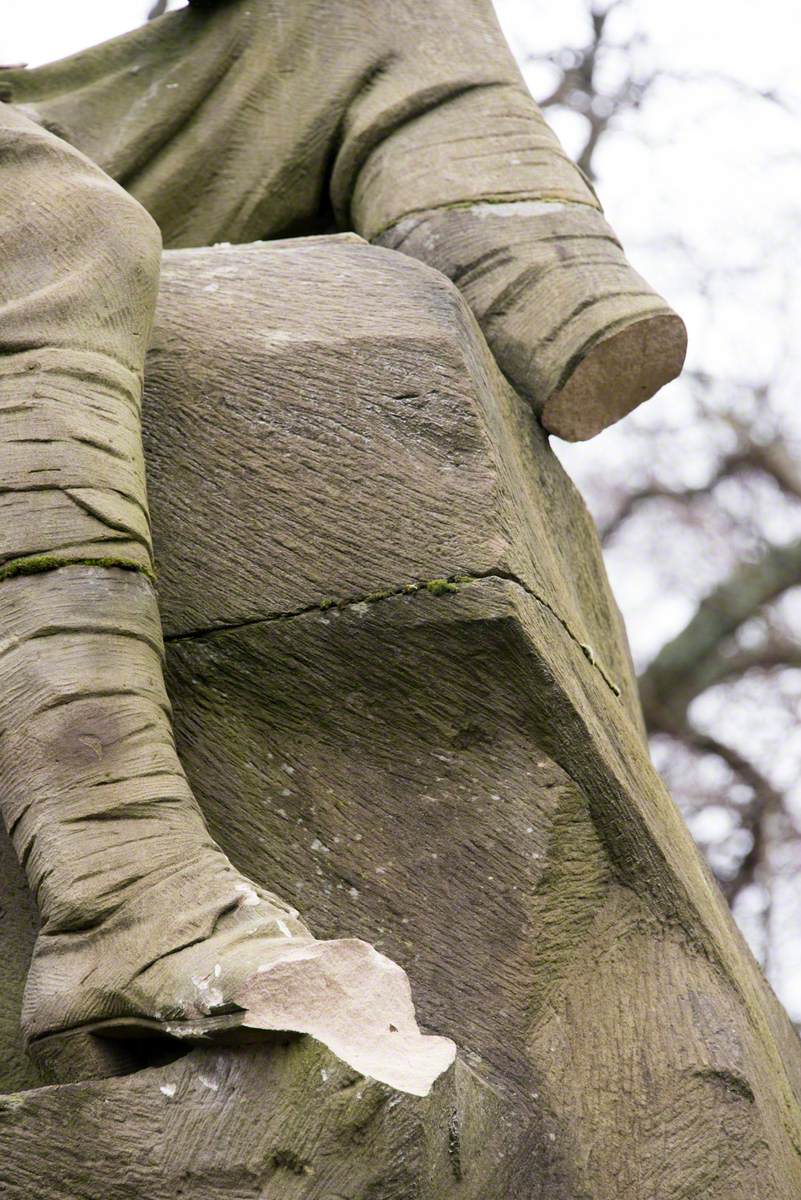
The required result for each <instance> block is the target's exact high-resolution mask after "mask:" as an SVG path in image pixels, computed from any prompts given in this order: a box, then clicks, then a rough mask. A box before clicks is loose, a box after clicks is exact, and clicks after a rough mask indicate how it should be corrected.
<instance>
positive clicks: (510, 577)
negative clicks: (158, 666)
mask: <svg viewBox="0 0 801 1200" xmlns="http://www.w3.org/2000/svg"><path fill="white" fill-rule="evenodd" d="M492 579H498V580H503V581H505V582H507V583H514V584H516V585H517V587H519V588H521V589H522V591H524V592H525V593H526V595H528V596H531V598H532V600H536V602H537V604H539V605H540V606H541V607H542V608H544V609H545V610H546V611H547V612H549V613H550V614H551V616H552V617H554V618H555V619H556V620H557V621H558V622H559V624H560V625H561V627H562V629H563V630H564V631H565V633H566V634H567V636H568V637H569V638H570V640H571V641H572V642H575V644H576V645H577V646H578V648H579V650H581V652H582V654H583V655H584V657H585V658H586V660H587V662H588V663H589V664H590V666H591V667H592V668H593V669H594V670H596V671H597V672H598V674H599V675H600V676H601V678H602V679H603V681H604V683H605V684H606V686H607V687H608V688H609V690H610V691H611V692H612V694H613V695H614V696H620V694H621V691H620V688H619V687H618V685H617V684H616V683H615V681H614V679H612V677H611V675H609V673H608V672H607V671H606V670H605V668H604V667H603V665H602V664H601V663H600V662H599V660H598V658H597V657H596V654H595V651H594V650H593V648H592V646H590V645H588V643H587V642H583V641H582V640H581V638H580V637H579V636H578V635H577V634H576V633H575V632H574V630H573V629H572V628H571V627H570V625H569V623H568V622H567V621H566V620H565V618H564V617H563V616H562V615H561V613H559V612H557V610H556V609H555V608H554V607H553V605H552V604H549V603H548V601H547V600H546V599H545V598H544V597H543V596H540V595H539V594H538V593H537V592H535V591H534V589H533V588H532V587H530V586H529V584H527V583H525V582H524V581H523V580H522V579H520V578H519V576H517V575H515V574H513V573H512V572H511V571H510V572H504V571H498V570H497V569H496V570H493V571H486V572H484V573H483V574H472V575H450V576H448V578H447V579H429V580H426V581H424V582H418V583H405V584H399V585H398V586H396V587H392V588H386V589H385V590H382V591H377V592H365V593H363V594H360V595H356V596H347V597H345V598H344V599H340V600H320V601H318V603H316V604H306V605H304V606H303V607H302V608H295V609H291V610H289V611H288V612H275V613H265V614H264V615H262V616H259V617H248V618H247V620H244V621H236V622H233V623H230V624H225V625H208V626H205V627H201V628H198V629H188V630H186V631H185V632H182V633H170V634H166V635H165V638H164V641H165V642H166V643H167V644H171V643H174V642H184V641H192V640H196V639H200V638H207V637H215V636H216V635H218V634H223V633H235V632H236V631H237V630H239V629H249V628H251V627H252V626H255V625H269V624H271V623H273V622H276V621H292V620H294V619H295V618H296V617H304V616H307V615H308V614H309V613H314V612H320V613H324V612H329V611H330V610H331V609H338V610H340V611H342V610H343V609H347V608H352V607H353V605H355V604H377V603H379V602H380V601H381V600H390V599H392V598H394V597H396V596H413V595H416V594H418V593H421V592H425V593H427V594H428V595H430V596H446V595H451V594H453V593H454V592H458V590H459V588H460V586H462V585H464V584H470V583H480V582H481V581H482V580H492Z"/></svg>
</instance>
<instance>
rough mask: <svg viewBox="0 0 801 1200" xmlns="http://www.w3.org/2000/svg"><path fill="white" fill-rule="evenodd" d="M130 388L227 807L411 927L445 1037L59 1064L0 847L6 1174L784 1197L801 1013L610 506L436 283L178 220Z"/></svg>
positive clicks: (305, 907) (224, 1185)
mask: <svg viewBox="0 0 801 1200" xmlns="http://www.w3.org/2000/svg"><path fill="white" fill-rule="evenodd" d="M145 411H146V449H147V459H148V465H149V491H150V501H151V509H152V514H153V521H154V533H155V542H156V550H157V561H158V562H159V563H160V564H161V566H162V574H161V577H160V581H159V588H160V598H161V610H162V616H163V618H164V625H165V633H166V637H167V644H168V661H169V683H170V688H171V695H172V699H173V702H174V706H175V717H176V729H177V736H178V741H179V750H180V753H181V758H182V761H183V762H184V764H185V766H186V768H187V771H188V774H189V777H190V780H191V782H192V784H193V787H194V789H195V792H196V795H197V796H198V799H199V800H200V802H201V804H202V806H203V808H204V812H205V815H206V817H207V819H208V821H209V823H210V826H211V829H212V832H213V833H214V835H215V837H216V838H218V839H219V841H220V843H221V844H222V845H223V847H224V849H225V850H226V851H227V853H228V854H229V855H230V856H231V857H232V859H233V860H234V862H235V863H236V865H237V866H238V867H240V868H241V869H243V870H244V871H245V872H246V873H247V874H248V875H249V876H250V877H252V878H253V879H254V880H256V881H257V882H259V883H260V884H263V885H265V886H267V887H269V888H270V889H274V890H275V891H277V892H278V893H279V894H280V895H282V896H285V897H286V898H287V899H288V900H290V901H292V902H293V903H296V904H297V906H298V907H299V908H300V909H301V910H302V912H303V914H304V916H305V917H306V918H307V919H308V921H309V922H310V924H311V926H312V929H313V931H314V933H315V934H316V935H317V936H321V937H330V936H341V935H343V934H348V935H354V936H359V937H362V938H365V939H366V940H368V941H370V942H372V943H373V944H375V945H377V946H378V948H379V949H380V950H382V951H384V952H385V953H387V954H388V955H390V956H391V957H393V958H394V959H396V960H397V961H398V962H400V963H401V964H402V965H403V966H404V967H405V968H406V969H407V971H408V973H409V976H410V978H411V981H412V986H413V990H414V994H415V998H416V1001H417V1008H418V1017H419V1019H420V1021H421V1024H422V1025H423V1027H424V1028H427V1029H430V1030H432V1031H436V1032H437V1033H442V1034H447V1035H448V1036H450V1037H452V1038H453V1039H454V1040H455V1041H456V1042H457V1044H458V1046H459V1048H460V1060H461V1061H460V1062H459V1063H458V1064H457V1066H456V1067H455V1068H453V1069H452V1070H451V1071H450V1072H449V1073H448V1074H447V1075H446V1076H444V1077H443V1078H442V1079H441V1080H440V1081H439V1082H438V1083H437V1085H436V1086H435V1089H434V1091H433V1093H432V1095H431V1096H430V1097H429V1098H426V1099H414V1098H411V1097H405V1096H404V1097H401V1096H400V1094H396V1093H393V1092H392V1090H391V1089H389V1088H387V1087H384V1086H383V1085H379V1084H376V1083H372V1082H369V1081H364V1080H362V1079H359V1078H358V1077H355V1076H354V1073H353V1072H352V1071H349V1070H347V1069H346V1068H344V1067H343V1066H342V1065H341V1064H339V1063H337V1061H336V1060H335V1059H333V1057H332V1056H330V1055H328V1054H327V1052H325V1051H323V1050H322V1049H321V1048H320V1047H319V1046H317V1045H316V1044H315V1043H312V1042H311V1041H309V1040H308V1039H294V1040H291V1041H289V1042H286V1043H283V1042H281V1041H280V1039H279V1040H277V1041H276V1044H275V1045H272V1046H265V1045H261V1046H259V1047H244V1048H239V1049H229V1050H223V1049H218V1050H215V1051H209V1050H194V1051H192V1052H191V1053H190V1054H188V1055H187V1056H185V1057H183V1058H180V1059H178V1060H176V1061H173V1062H167V1063H164V1062H163V1061H161V1062H159V1061H158V1058H157V1057H156V1058H152V1059H147V1058H143V1067H142V1069H141V1070H140V1071H136V1072H134V1073H133V1074H130V1075H128V1076H126V1077H123V1078H118V1079H111V1080H105V1081H102V1082H87V1083H81V1084H73V1085H69V1086H60V1087H56V1088H48V1089H44V1090H41V1089H40V1088H38V1087H37V1080H36V1079H35V1078H34V1076H33V1075H32V1073H31V1069H30V1068H29V1067H28V1066H27V1065H26V1064H25V1062H24V1060H23V1058H22V1056H21V1053H20V1052H19V1050H18V1048H15V1047H16V1021H17V1013H18V1008H19V993H20V990H21V985H22V978H23V976H24V971H25V967H26V965H27V956H28V954H29V952H30V946H31V942H32V936H33V924H34V922H33V919H32V914H31V911H30V908H29V906H28V905H27V903H26V902H25V900H24V885H23V884H22V882H21V880H20V877H19V874H18V871H17V868H16V865H15V864H14V863H13V858H12V856H11V854H10V852H9V851H8V849H7V847H6V846H5V845H4V846H3V850H2V853H3V855H4V857H3V860H2V863H3V865H2V884H1V885H0V886H1V887H2V893H0V910H2V912H3V914H4V916H3V922H2V926H0V952H2V957H3V961H4V963H5V964H6V971H7V975H6V982H5V983H4V988H3V996H2V1002H3V1003H2V1008H0V1022H1V1023H2V1024H0V1039H2V1052H1V1053H0V1062H2V1063H3V1084H4V1086H5V1088H6V1090H7V1091H8V1092H10V1093H11V1094H8V1095H6V1096H5V1097H4V1098H3V1099H2V1100H0V1116H1V1117H2V1119H1V1120H0V1181H1V1182H2V1183H3V1185H4V1188H5V1192H4V1194H5V1195H7V1196H8V1197H10V1198H11V1200H18V1198H19V1200H21V1198H22V1197H23V1196H25V1197H29V1196H31V1195H32V1194H35V1195H36V1196H37V1197H39V1196H41V1197H50V1196H52V1197H54V1198H55V1197H57V1196H58V1197H63V1196H75V1197H81V1198H91V1200H94V1198H95V1197H96V1198H97V1200H101V1198H102V1200H117V1198H119V1200H123V1198H128V1197H131V1198H133V1197H144V1196H147V1197H148V1200H151V1198H154V1197H162V1196H164V1197H165V1198H166V1197H168V1196H169V1197H173V1196H176V1195H182V1196H184V1197H187V1198H188V1197H197V1198H198V1200H200V1197H203V1200H208V1198H209V1197H214V1196H217V1195H219V1196H223V1195H225V1196H236V1197H240V1196H241V1197H249V1196H254V1197H255V1196H257V1195H258V1196H265V1197H276V1198H280V1200H284V1198H285V1197H286V1198H288V1197H293V1198H300V1197H302V1198H303V1200H312V1198H319V1200H333V1197H345V1196H347V1197H348V1198H349V1200H368V1197H379V1196H380V1197H381V1198H382V1200H390V1198H391V1200H395V1198H398V1200H400V1198H401V1197H403V1198H406V1197H408V1198H409V1200H412V1197H414V1198H415V1200H417V1198H419V1197H424V1198H425V1200H440V1198H441V1197H442V1198H444V1197H449V1196H454V1197H460V1198H461V1197H465V1198H466V1197H476V1198H477V1200H478V1197H481V1198H482V1200H484V1198H492V1200H494V1198H498V1200H507V1198H509V1200H516V1198H520V1200H523V1198H525V1200H532V1198H542V1200H545V1198H546V1197H547V1200H607V1198H608V1200H613V1198H614V1200H646V1198H647V1200H678V1198H679V1197H685V1198H686V1197H692V1198H693V1200H701V1198H703V1200H713V1198H714V1200H739V1198H741V1197H742V1198H743V1200H745V1198H746V1197H747V1198H748V1200H750V1198H751V1197H752V1196H754V1195H758V1196H760V1198H761V1200H763V1198H764V1200H795V1198H796V1197H797V1196H798V1195H799V1194H800V1193H801V1113H800V1112H799V1093H800V1092H801V1054H799V1046H798V1041H797V1038H796V1035H795V1032H794V1031H793V1029H792V1027H791V1025H790V1023H789V1021H788V1020H787V1018H786V1016H785V1014H784V1013H783V1012H782V1010H781V1009H780V1007H779V1005H778V1004H777V1002H776V1000H775V998H774V997H773V995H772V993H771V992H770V990H769V988H768V987H767V985H766V983H765V982H764V980H763V978H762V977H761V975H760V973H759V970H758V968H757V966H756V964H755V963H754V961H753V959H752V958H751V956H750V954H749V953H748V951H747V949H746V948H745V946H744V944H743V942H742V939H741V938H740V936H739V934H738V933H737V931H736V929H735V927H734V926H733V924H732V921H731V919H730V917H729V914H728V911H727V909H726V907H725V905H724V904H723V902H722V900H721V897H720V895H719V893H718V892H717V890H716V888H715V885H714V884H713V883H712V881H711V879H710V877H709V874H708V872H707V871H706V869H705V868H704V866H703V865H702V863H701V860H700V858H699V856H698V853H697V851H696V850H695V848H694V846H693V845H692V842H691V840H690V837H689V835H688V833H687V831H686V829H685V827H684V825H683V823H682V822H681V819H680V818H679V816H678V814H677V812H676V810H675V808H674V806H673V805H672V803H671V801H670V800H669V798H668V797H667V795H666V794H665V792H664V790H663V788H662V786H661V784H660V782H659V780H658V779H657V777H656V776H655V774H654V772H653V769H652V768H651V766H650V764H649V761H648V756H647V749H646V746H645V742H644V739H643V734H642V724H641V719H640V712H639V707H638V700H637V694H636V687H635V683H634V680H633V677H632V673H631V669H630V664H629V658H628V651H627V647H626V642H625V636H624V633H623V630H622V626H621V622H620V618H619V615H618V613H617V609H616V608H615V605H614V601H613V600H612V598H611V596H610V592H609V588H608V585H607V582H606V578H605V575H604V572H603V567H602V563H601V556H600V551H599V547H598V542H597V538H596V536H595V532H594V529H593V526H592V523H591V521H590V518H589V516H588V514H587V512H586V510H585V508H584V506H583V504H582V501H581V499H580V498H579V496H578V495H577V494H576V492H575V490H574V489H573V487H572V485H571V484H570V482H569V480H568V479H567V478H566V477H565V475H564V473H563V471H562V470H561V468H560V467H559V464H558V462H557V460H556V459H555V458H554V456H553V455H552V453H551V452H550V450H549V448H548V444H547V440H546V438H545V436H544V435H543V434H542V433H541V431H540V430H539V428H538V426H537V425H536V424H535V423H534V422H533V420H532V417H531V414H530V411H529V409H528V407H527V406H526V404H525V402H524V401H522V400H521V399H520V398H519V397H518V396H517V394H516V393H515V392H514V391H513V390H512V389H511V388H510V387H509V386H508V384H507V383H506V382H505V380H504V379H503V377H502V376H501V374H500V372H499V371H498V369H497V368H496V366H495V364H494V362H493V360H492V357H491V355H490V354H489V352H488V350H487V348H486V344H485V343H484V341H483V339H482V337H481V335H480V333H479V331H478V328H477V326H476V324H475V322H474V320H473V318H472V316H471V315H470V314H469V312H468V311H467V309H466V307H465V305H464V303H463V302H462V300H461V299H460V297H459V295H458V294H457V292H456V291H455V289H454V288H453V287H452V286H451V285H450V284H449V283H448V282H447V281H446V280H445V279H444V278H443V277H442V276H440V275H439V274H437V273H436V272H434V271H432V270H430V269H428V268H427V267H424V266H422V265H420V264H419V263H417V262H416V261H415V260H413V259H411V258H406V257H404V256H401V255H398V254H395V253H392V252H389V251H385V250H381V249H378V248H371V247H369V246H368V245H367V244H365V243H363V242H361V241H360V240H359V239H358V238H355V237H352V236H344V237H339V238H319V239H316V238H310V239H305V240H302V241H293V242H289V243H272V244H270V245H269V246H264V245H261V246H246V247H236V248H216V249H204V250H181V251H171V252H168V253H167V254H166V255H165V260H164V272H163V284H162V293H161V300H160V310H159V316H158V322H157V329H156V334H155V337H154V341H153V346H152V350H151V352H150V356H149V362H148V378H147V389H146V404H145ZM145 1053H146V1052H145V1051H143V1055H144V1054H145ZM148 1062H151V1063H152V1064H153V1065H147V1064H148Z"/></svg>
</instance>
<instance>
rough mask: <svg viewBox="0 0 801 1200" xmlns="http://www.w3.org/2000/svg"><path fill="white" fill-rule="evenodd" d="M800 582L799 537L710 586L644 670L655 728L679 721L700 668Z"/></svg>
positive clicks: (645, 697) (695, 691) (645, 698)
mask: <svg viewBox="0 0 801 1200" xmlns="http://www.w3.org/2000/svg"><path fill="white" fill-rule="evenodd" d="M798 583H801V539H796V540H795V541H793V542H789V543H788V544H786V545H783V546H776V545H769V546H768V547H767V549H766V550H765V551H764V553H763V554H762V555H761V557H760V558H759V559H757V561H756V562H748V563H741V564H739V565H738V566H737V567H736V568H735V570H734V571H733V572H732V574H731V575H730V576H729V578H728V579H726V580H725V581H724V582H723V583H721V584H720V585H719V586H718V587H716V588H715V589H714V590H713V591H712V592H710V594H709V595H708V596H707V597H706V598H705V599H704V600H702V601H701V604H700V605H699V606H698V609H697V610H696V612H695V614H694V615H693V617H692V618H691V620H690V621H688V623H687V624H686V625H685V627H684V629H683V630H682V631H681V632H680V633H679V634H677V635H676V637H674V638H672V639H671V641H669V642H668V643H667V644H666V645H665V646H663V647H662V649H661V650H660V652H659V654H657V656H656V658H654V659H653V661H652V662H651V663H650V665H649V666H648V667H647V668H646V669H645V671H644V672H643V673H642V675H641V676H640V694H641V697H642V703H643V709H644V712H645V718H646V721H647V722H648V724H649V726H650V727H651V729H666V730H667V731H668V732H669V731H670V726H671V725H675V724H676V723H679V722H680V721H681V720H682V719H683V717H684V714H685V713H686V711H687V706H688V705H689V703H690V701H691V700H693V699H694V698H695V697H696V696H697V695H699V694H700V690H699V684H698V681H699V679H700V678H702V676H701V674H700V670H701V668H702V667H705V666H706V664H707V663H708V661H709V659H710V658H711V657H712V656H713V655H715V654H717V653H718V652H719V650H720V648H721V646H722V645H723V643H724V642H725V641H726V640H727V639H728V638H730V637H731V636H732V634H734V633H735V632H736V631H737V630H738V629H739V628H740V626H741V625H743V624H744V622H746V621H748V620H750V618H751V617H754V616H756V615H757V614H758V613H759V612H760V611H761V610H762V609H763V608H764V606H765V605H766V604H769V603H770V602H771V601H772V600H775V599H776V597H777V596H780V595H781V594H782V593H783V592H786V591H787V590H788V589H789V588H792V587H795V586H796V585H797V584H798ZM701 690H703V689H701ZM666 718H667V724H665V720H666Z"/></svg>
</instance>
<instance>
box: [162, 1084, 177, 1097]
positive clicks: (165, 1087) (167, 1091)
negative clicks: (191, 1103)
mask: <svg viewBox="0 0 801 1200" xmlns="http://www.w3.org/2000/svg"><path fill="white" fill-rule="evenodd" d="M159 1091H160V1092H161V1094H162V1095H163V1096H168V1097H169V1098H170V1099H172V1097H173V1096H174V1095H175V1084H174V1083H162V1085H161V1087H160V1088H159Z"/></svg>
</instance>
